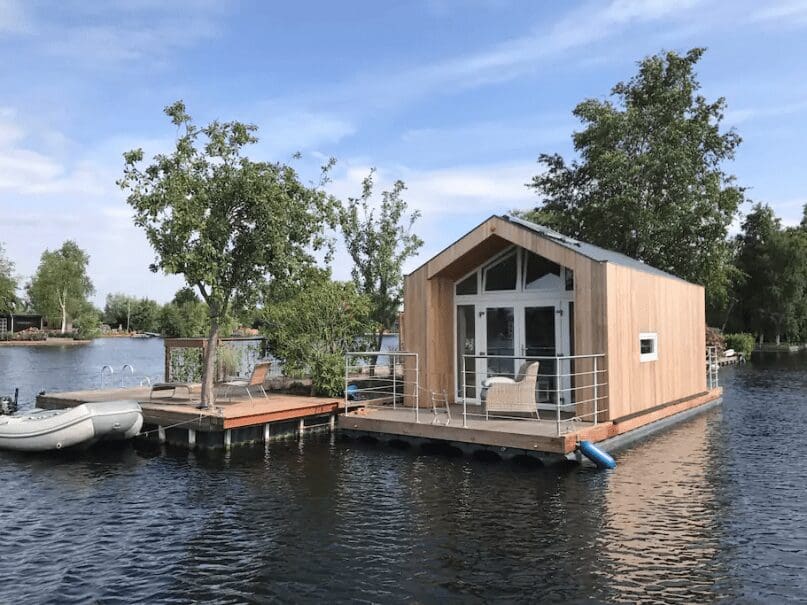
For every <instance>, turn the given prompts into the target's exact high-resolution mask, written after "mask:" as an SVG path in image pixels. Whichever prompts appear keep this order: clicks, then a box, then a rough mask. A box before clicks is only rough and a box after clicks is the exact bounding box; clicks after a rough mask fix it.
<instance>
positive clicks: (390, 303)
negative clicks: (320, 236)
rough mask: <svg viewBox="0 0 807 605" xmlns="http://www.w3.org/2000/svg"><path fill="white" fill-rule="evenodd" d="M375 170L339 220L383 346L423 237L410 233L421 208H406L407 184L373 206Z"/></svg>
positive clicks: (397, 186) (377, 338)
mask: <svg viewBox="0 0 807 605" xmlns="http://www.w3.org/2000/svg"><path fill="white" fill-rule="evenodd" d="M373 174H374V173H373V172H371V173H370V174H369V175H368V176H367V178H365V179H364V182H363V183H362V193H361V196H360V197H358V198H349V199H348V202H347V203H346V204H345V205H344V206H343V207H342V208H341V209H340V213H339V223H340V226H341V228H342V235H343V237H344V241H345V246H346V247H347V251H348V253H349V254H350V257H351V258H352V259H353V270H352V277H353V281H354V283H355V284H356V286H357V287H358V289H359V292H360V293H362V294H364V295H366V296H367V297H368V299H369V300H370V305H371V312H370V317H371V318H372V319H373V321H374V322H375V349H376V350H377V351H380V350H381V341H382V339H383V337H384V334H385V333H387V332H389V331H390V330H391V329H392V327H393V326H394V325H395V322H396V321H397V320H398V314H399V313H400V309H401V304H402V303H403V264H404V262H406V260H407V259H408V258H410V257H412V256H414V255H415V254H416V253H417V251H418V250H419V249H420V247H421V246H422V245H423V241H422V240H421V239H420V238H419V237H418V236H417V235H415V234H414V233H412V226H413V225H414V223H415V221H416V220H417V219H418V218H419V216H420V213H419V212H417V211H415V212H412V213H411V214H407V204H406V201H404V200H403V198H402V197H401V196H402V194H403V191H404V190H405V189H406V185H404V183H403V181H396V182H395V184H394V185H393V186H392V190H391V191H383V192H382V193H381V203H380V205H379V206H378V207H375V206H374V205H373V204H372V197H373V185H374V183H373ZM373 365H375V363H373ZM371 369H372V368H371Z"/></svg>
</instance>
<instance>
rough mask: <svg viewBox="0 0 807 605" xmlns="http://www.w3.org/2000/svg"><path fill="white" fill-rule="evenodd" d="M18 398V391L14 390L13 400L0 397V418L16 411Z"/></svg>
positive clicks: (4, 396) (5, 396)
mask: <svg viewBox="0 0 807 605" xmlns="http://www.w3.org/2000/svg"><path fill="white" fill-rule="evenodd" d="M19 396H20V390H19V389H14V399H12V398H11V397H8V396H7V395H3V396H2V397H0V416H2V415H9V414H14V413H15V412H16V411H17V403H18V399H19Z"/></svg>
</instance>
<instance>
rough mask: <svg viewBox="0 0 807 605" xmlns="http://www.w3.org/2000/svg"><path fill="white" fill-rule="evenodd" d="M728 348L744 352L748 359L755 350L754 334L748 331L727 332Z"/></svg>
mask: <svg viewBox="0 0 807 605" xmlns="http://www.w3.org/2000/svg"><path fill="white" fill-rule="evenodd" d="M724 338H725V339H726V348H727V349H734V350H735V351H736V352H737V353H742V354H743V356H744V357H745V358H746V359H750V358H751V353H752V352H753V351H754V342H755V341H754V335H753V334H748V333H740V334H726V335H725V337H724Z"/></svg>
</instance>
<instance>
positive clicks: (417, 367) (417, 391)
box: [415, 353, 420, 424]
mask: <svg viewBox="0 0 807 605" xmlns="http://www.w3.org/2000/svg"><path fill="white" fill-rule="evenodd" d="M419 422H420V356H419V355H418V354H417V353H415V424H418V423H419Z"/></svg>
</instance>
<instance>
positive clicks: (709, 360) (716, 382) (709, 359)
mask: <svg viewBox="0 0 807 605" xmlns="http://www.w3.org/2000/svg"><path fill="white" fill-rule="evenodd" d="M706 384H707V386H708V387H709V390H710V391H711V390H712V389H716V388H717V387H719V386H720V361H719V359H718V357H717V347H706Z"/></svg>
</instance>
